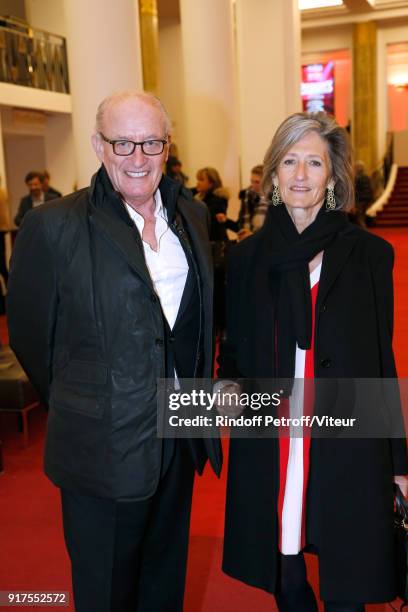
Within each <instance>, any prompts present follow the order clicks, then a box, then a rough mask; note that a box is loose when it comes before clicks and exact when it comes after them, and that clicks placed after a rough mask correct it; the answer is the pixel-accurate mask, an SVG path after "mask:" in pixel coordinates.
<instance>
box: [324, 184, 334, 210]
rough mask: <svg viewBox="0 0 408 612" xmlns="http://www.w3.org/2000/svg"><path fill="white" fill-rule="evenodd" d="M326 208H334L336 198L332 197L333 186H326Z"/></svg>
mask: <svg viewBox="0 0 408 612" xmlns="http://www.w3.org/2000/svg"><path fill="white" fill-rule="evenodd" d="M326 208H327V210H334V209H335V208H336V198H335V197H334V187H332V186H330V187H328V188H327V196H326Z"/></svg>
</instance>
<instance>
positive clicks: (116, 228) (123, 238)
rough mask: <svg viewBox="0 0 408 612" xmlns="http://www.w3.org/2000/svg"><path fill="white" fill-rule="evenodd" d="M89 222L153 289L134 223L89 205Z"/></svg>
mask: <svg viewBox="0 0 408 612" xmlns="http://www.w3.org/2000/svg"><path fill="white" fill-rule="evenodd" d="M90 220H91V223H93V225H94V226H95V228H96V229H97V230H99V231H100V232H101V233H103V234H104V236H105V237H106V238H107V240H108V241H109V242H110V243H111V244H112V246H114V247H115V249H116V250H118V251H119V252H120V254H121V255H122V257H123V258H124V259H125V260H126V261H127V263H128V264H129V266H130V267H131V268H132V269H133V270H134V271H135V272H136V273H137V274H138V275H139V276H140V278H141V279H142V280H143V281H144V282H145V283H146V285H148V287H149V288H150V289H151V290H152V291H154V288H153V284H152V281H151V278H150V274H149V271H148V269H147V267H146V263H145V258H144V252H143V245H142V240H141V238H140V235H139V232H138V230H137V228H136V227H135V226H134V225H127V224H126V223H124V222H123V220H122V219H121V218H120V217H116V216H115V215H110V214H107V213H106V212H105V211H104V210H101V209H97V208H94V207H91V214H90Z"/></svg>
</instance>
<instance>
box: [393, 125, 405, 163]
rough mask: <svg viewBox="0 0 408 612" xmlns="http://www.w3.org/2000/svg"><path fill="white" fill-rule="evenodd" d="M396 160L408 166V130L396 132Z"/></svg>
mask: <svg viewBox="0 0 408 612" xmlns="http://www.w3.org/2000/svg"><path fill="white" fill-rule="evenodd" d="M394 162H395V163H396V164H398V165H399V166H408V131H406V132H396V133H395V134H394Z"/></svg>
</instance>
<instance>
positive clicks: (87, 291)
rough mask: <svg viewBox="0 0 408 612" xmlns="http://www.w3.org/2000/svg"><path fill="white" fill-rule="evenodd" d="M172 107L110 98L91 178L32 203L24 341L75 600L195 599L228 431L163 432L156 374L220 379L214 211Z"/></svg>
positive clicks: (93, 606) (114, 607)
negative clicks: (198, 492) (191, 545)
mask: <svg viewBox="0 0 408 612" xmlns="http://www.w3.org/2000/svg"><path fill="white" fill-rule="evenodd" d="M170 129H171V123H170V119H169V117H168V115H167V113H166V111H165V109H164V107H163V105H162V104H161V102H160V101H159V100H158V99H157V98H156V97H155V96H153V95H151V94H146V93H137V92H120V93H118V94H114V95H112V96H110V97H108V98H106V99H105V100H103V101H102V103H101V104H100V106H99V108H98V112H97V118H96V130H95V133H94V134H93V136H92V144H93V147H94V149H95V153H96V155H97V157H98V159H99V161H100V162H101V166H100V169H99V170H98V172H97V173H96V174H95V175H94V176H93V178H92V182H91V186H90V187H89V188H88V189H83V190H81V191H79V192H76V193H73V194H71V195H69V196H67V197H65V198H62V199H61V200H59V201H58V202H56V203H55V204H54V203H51V204H49V205H45V206H42V207H38V208H36V209H34V210H33V211H31V212H30V213H29V214H27V216H26V217H25V219H24V221H23V224H22V227H21V229H20V231H19V233H18V236H17V239H16V242H15V246H14V249H13V254H12V262H11V272H10V280H9V293H8V323H9V333H10V344H11V346H12V347H13V350H14V351H15V352H16V355H17V357H18V359H19V361H20V362H21V364H22V366H23V367H24V369H25V370H26V372H27V374H28V376H29V378H30V380H31V382H32V383H33V384H34V386H35V387H36V388H37V389H38V391H39V393H40V395H41V396H42V397H43V398H44V399H45V400H46V401H47V403H48V404H49V414H48V425H47V438H46V450H45V471H46V474H47V475H48V477H49V478H50V479H51V480H52V482H53V483H54V484H56V485H57V486H58V487H60V489H61V498H62V512H63V522H64V534H65V541H66V545H67V549H68V553H69V555H70V559H71V564H72V578H73V586H74V598H75V608H76V611H77V612H90V611H92V610H95V611H97V612H134V610H138V612H152V611H153V610H154V611H155V612H167V611H169V610H171V611H172V612H181V611H182V609H183V596H184V582H185V573H186V563H187V547H188V534H189V520H190V509H191V496H192V488H193V480H194V471H195V470H198V471H199V472H202V470H203V469H204V466H205V464H206V461H207V459H210V461H211V464H212V466H213V468H214V469H215V471H216V472H217V473H219V472H220V469H221V449H220V445H219V441H217V440H214V439H206V440H201V439H195V440H184V439H177V440H175V439H164V440H163V439H160V438H158V437H157V378H164V377H169V378H174V376H175V372H176V373H177V375H178V377H179V378H195V377H196V376H197V377H204V378H209V377H210V376H211V372H212V270H211V258H210V256H209V252H210V245H209V243H208V234H207V211H206V209H205V207H204V206H203V205H202V204H201V203H198V202H194V203H193V202H192V198H191V193H190V192H189V191H188V190H186V189H184V188H183V187H182V186H181V185H180V184H179V183H176V182H175V181H172V180H171V179H169V178H167V177H163V176H162V168H163V164H164V162H165V160H166V157H167V154H168V144H169V139H170Z"/></svg>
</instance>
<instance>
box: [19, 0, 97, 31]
mask: <svg viewBox="0 0 408 612" xmlns="http://www.w3.org/2000/svg"><path fill="white" fill-rule="evenodd" d="M85 1H86V0H85ZM25 12H26V19H27V21H28V23H29V24H30V25H31V26H32V27H33V28H38V29H39V30H45V31H47V32H51V33H52V34H59V35H60V36H66V29H65V19H64V0H25Z"/></svg>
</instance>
